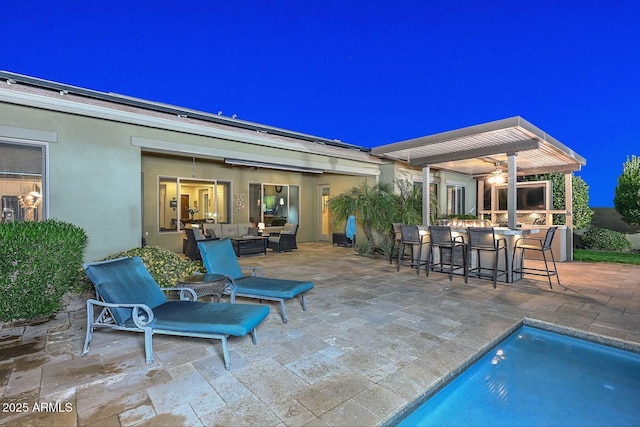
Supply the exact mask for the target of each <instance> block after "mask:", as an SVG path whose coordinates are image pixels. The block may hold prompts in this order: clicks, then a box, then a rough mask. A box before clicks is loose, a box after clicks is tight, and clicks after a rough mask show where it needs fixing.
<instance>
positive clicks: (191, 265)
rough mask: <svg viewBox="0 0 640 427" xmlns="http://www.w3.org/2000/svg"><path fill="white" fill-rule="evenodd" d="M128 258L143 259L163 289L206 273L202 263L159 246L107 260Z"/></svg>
mask: <svg viewBox="0 0 640 427" xmlns="http://www.w3.org/2000/svg"><path fill="white" fill-rule="evenodd" d="M126 256H129V257H133V256H139V257H140V258H141V259H142V263H143V264H144V265H145V267H147V270H149V273H151V276H152V277H153V278H154V279H155V281H156V282H158V285H160V286H161V287H163V288H170V287H173V286H175V285H176V282H177V281H178V279H180V278H181V277H184V276H189V275H191V274H195V273H198V272H202V273H204V272H205V270H204V268H203V266H202V263H201V262H199V261H190V260H186V259H183V258H180V256H179V255H178V254H176V253H175V252H171V251H170V250H167V249H164V248H160V247H158V246H145V247H143V248H133V249H129V250H126V251H122V252H118V253H114V254H111V255H109V256H108V257H106V258H105V260H107V259H116V258H122V257H126Z"/></svg>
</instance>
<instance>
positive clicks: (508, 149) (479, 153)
mask: <svg viewBox="0 0 640 427" xmlns="http://www.w3.org/2000/svg"><path fill="white" fill-rule="evenodd" d="M538 148H540V141H538V140H537V139H527V140H522V141H510V142H506V143H504V144H496V145H491V146H487V147H482V148H474V149H471V150H462V151H454V152H451V153H446V154H439V155H435V156H426V157H419V158H415V159H411V160H410V161H409V165H411V166H424V165H428V164H431V165H433V164H435V163H444V162H454V161H456V160H467V159H473V158H479V157H486V156H494V155H497V154H505V153H506V154H507V155H509V154H514V153H517V152H519V151H526V150H536V149H538Z"/></svg>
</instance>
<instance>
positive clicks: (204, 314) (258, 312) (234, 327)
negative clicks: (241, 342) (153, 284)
mask: <svg viewBox="0 0 640 427" xmlns="http://www.w3.org/2000/svg"><path fill="white" fill-rule="evenodd" d="M153 315H154V316H155V318H154V320H153V322H151V323H150V324H149V326H150V327H152V328H154V329H164V330H169V331H181V332H192V333H209V334H222V335H233V336H238V337H241V336H244V335H247V334H248V333H249V332H251V331H252V330H253V329H255V327H256V326H258V325H259V324H260V322H262V321H263V320H264V319H265V318H266V317H267V316H268V315H269V307H268V306H266V305H252V304H225V303H207V302H193V301H169V302H167V303H166V304H162V305H161V306H158V307H156V308H155V309H154V310H153ZM127 326H130V327H134V326H135V325H134V323H133V320H129V321H128V322H127Z"/></svg>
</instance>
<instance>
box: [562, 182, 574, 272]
mask: <svg viewBox="0 0 640 427" xmlns="http://www.w3.org/2000/svg"><path fill="white" fill-rule="evenodd" d="M564 208H565V210H566V211H567V214H566V221H565V224H566V225H567V261H573V173H572V172H569V173H565V174H564Z"/></svg>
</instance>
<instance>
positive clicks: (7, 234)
mask: <svg viewBox="0 0 640 427" xmlns="http://www.w3.org/2000/svg"><path fill="white" fill-rule="evenodd" d="M86 247H87V234H86V233H85V232H84V230H83V229H82V228H80V227H77V226H75V225H73V224H69V223H66V222H63V221H58V220H45V221H39V222H30V221H24V222H8V223H2V224H0V293H1V295H2V297H1V298H0V321H4V322H6V321H12V320H29V319H34V318H38V317H45V316H50V315H51V314H54V313H55V312H57V311H59V310H60V309H61V308H62V307H61V301H62V297H63V296H64V294H65V292H66V291H67V290H69V289H70V288H72V287H73V286H74V285H75V284H76V282H77V281H78V280H79V279H80V277H81V266H82V259H83V255H84V250H85V248H86Z"/></svg>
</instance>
